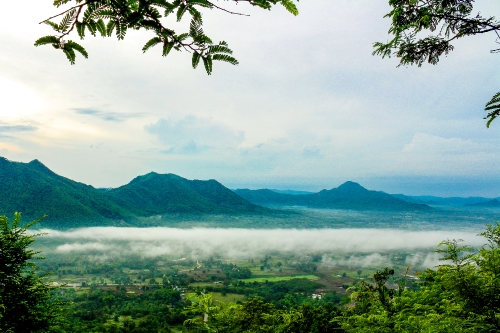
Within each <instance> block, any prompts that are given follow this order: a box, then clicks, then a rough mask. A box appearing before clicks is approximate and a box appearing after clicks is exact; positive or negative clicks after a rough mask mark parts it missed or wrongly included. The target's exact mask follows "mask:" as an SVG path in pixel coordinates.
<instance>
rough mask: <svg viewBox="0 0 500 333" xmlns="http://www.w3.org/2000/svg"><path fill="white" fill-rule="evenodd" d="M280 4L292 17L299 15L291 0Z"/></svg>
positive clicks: (282, 1)
mask: <svg viewBox="0 0 500 333" xmlns="http://www.w3.org/2000/svg"><path fill="white" fill-rule="evenodd" d="M281 4H282V5H283V7H285V9H286V10H288V11H289V12H290V13H292V14H293V15H294V16H297V15H299V10H298V9H297V6H295V4H294V3H293V1H292V0H281Z"/></svg>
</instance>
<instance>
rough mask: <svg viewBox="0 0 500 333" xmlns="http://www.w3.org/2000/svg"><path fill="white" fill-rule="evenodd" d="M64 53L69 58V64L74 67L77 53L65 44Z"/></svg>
mask: <svg viewBox="0 0 500 333" xmlns="http://www.w3.org/2000/svg"><path fill="white" fill-rule="evenodd" d="M63 52H64V54H65V55H66V58H68V60H69V62H70V63H71V64H72V65H74V64H75V59H76V54H75V51H74V50H73V49H72V48H71V47H70V46H68V44H64V47H63Z"/></svg>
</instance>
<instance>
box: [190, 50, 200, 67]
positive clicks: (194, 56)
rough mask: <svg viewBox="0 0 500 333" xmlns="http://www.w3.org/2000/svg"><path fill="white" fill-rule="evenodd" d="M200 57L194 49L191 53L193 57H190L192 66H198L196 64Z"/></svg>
mask: <svg viewBox="0 0 500 333" xmlns="http://www.w3.org/2000/svg"><path fill="white" fill-rule="evenodd" d="M200 58H201V54H199V53H198V52H196V51H195V52H194V53H193V58H192V59H191V63H192V65H193V68H196V67H198V64H199V63H200Z"/></svg>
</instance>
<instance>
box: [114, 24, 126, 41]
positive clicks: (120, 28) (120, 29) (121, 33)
mask: <svg viewBox="0 0 500 333" xmlns="http://www.w3.org/2000/svg"><path fill="white" fill-rule="evenodd" d="M115 24H116V37H117V38H118V39H120V40H123V39H124V38H125V34H126V33H127V25H126V24H125V23H124V22H121V21H117V22H116V23H115Z"/></svg>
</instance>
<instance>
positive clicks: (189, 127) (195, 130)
mask: <svg viewBox="0 0 500 333" xmlns="http://www.w3.org/2000/svg"><path fill="white" fill-rule="evenodd" d="M146 131H147V132H148V133H151V134H154V135H156V136H157V138H158V140H159V141H160V142H161V143H162V144H164V145H166V146H168V147H170V148H169V150H167V151H166V152H168V153H178V154H196V153H201V152H203V151H206V150H209V149H210V148H218V149H220V148H222V149H224V148H226V149H227V148H232V149H236V148H237V146H238V145H239V144H240V143H241V142H243V140H244V137H245V135H244V133H243V132H242V131H236V130H233V129H232V128H230V127H229V126H227V125H224V124H222V123H220V122H216V121H214V120H212V119H204V118H198V117H195V116H193V115H189V116H186V117H184V118H182V119H180V120H178V121H174V120H172V119H168V120H167V119H160V120H158V121H157V122H156V123H154V124H150V125H147V126H146Z"/></svg>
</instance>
